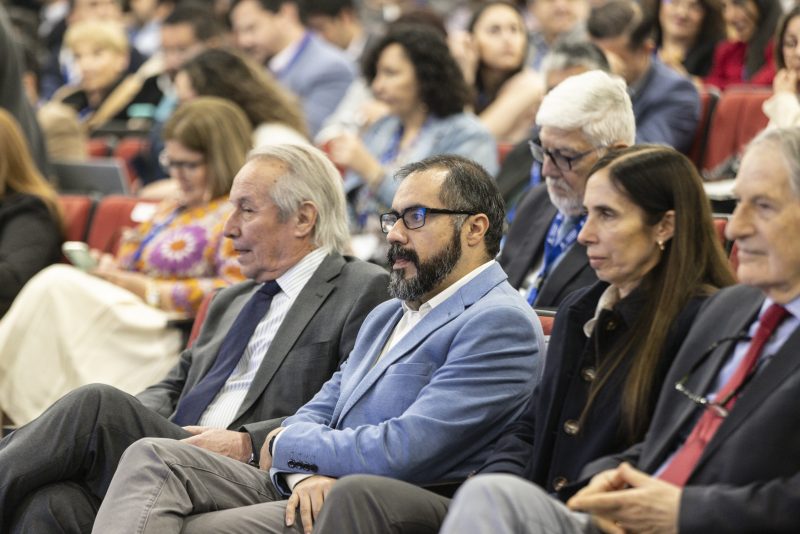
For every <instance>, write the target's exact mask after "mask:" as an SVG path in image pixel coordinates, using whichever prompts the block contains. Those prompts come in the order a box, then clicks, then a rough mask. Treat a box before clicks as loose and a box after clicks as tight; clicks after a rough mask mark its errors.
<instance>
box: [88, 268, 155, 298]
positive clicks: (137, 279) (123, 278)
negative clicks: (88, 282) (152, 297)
mask: <svg viewBox="0 0 800 534" xmlns="http://www.w3.org/2000/svg"><path fill="white" fill-rule="evenodd" d="M92 274H93V275H95V276H97V277H99V278H102V279H103V280H105V281H106V282H110V283H112V284H114V285H115V286H119V287H121V288H123V289H127V290H128V291H130V292H131V293H133V294H135V295H137V296H139V297H140V298H142V299H144V298H145V297H146V295H147V284H148V282H149V281H150V277H149V276H147V275H145V274H142V273H136V272H132V271H125V270H122V269H119V268H117V267H116V266H113V267H111V268H107V269H103V268H101V267H100V266H98V267H97V269H95V270H94V271H92Z"/></svg>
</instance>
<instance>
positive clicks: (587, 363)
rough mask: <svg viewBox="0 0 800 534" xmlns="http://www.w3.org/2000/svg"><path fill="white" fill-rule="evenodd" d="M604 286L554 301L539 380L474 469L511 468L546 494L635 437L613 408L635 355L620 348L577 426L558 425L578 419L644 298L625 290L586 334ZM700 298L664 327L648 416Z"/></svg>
mask: <svg viewBox="0 0 800 534" xmlns="http://www.w3.org/2000/svg"><path fill="white" fill-rule="evenodd" d="M607 287H608V284H607V283H606V282H597V283H596V284H594V285H592V286H590V287H588V288H585V289H582V290H579V291H576V292H575V293H572V294H571V295H569V296H568V297H567V298H566V299H565V300H564V302H563V303H562V305H561V306H560V307H559V310H558V314H557V315H556V321H555V324H554V325H553V332H552V335H551V337H550V345H549V350H548V354H547V360H546V364H545V370H544V376H543V377H542V381H541V382H540V383H539V385H538V386H537V388H536V391H535V392H534V394H533V397H532V398H531V400H530V402H529V403H528V406H527V407H526V409H525V413H524V414H523V415H522V417H520V419H519V420H518V421H516V422H514V423H512V424H510V425H509V426H508V427H507V428H506V430H505V432H504V433H503V437H502V438H501V439H500V440H499V441H498V443H497V447H496V448H495V450H494V451H493V452H492V455H491V456H490V457H489V459H488V460H487V462H486V464H485V465H484V467H483V468H482V469H481V472H505V473H512V474H516V475H519V476H522V477H524V478H526V479H528V480H530V481H532V482H534V483H536V484H538V485H540V486H542V487H543V488H544V489H545V490H547V491H548V492H556V491H558V490H559V489H561V488H562V487H564V486H565V485H566V484H568V483H569V482H573V481H575V480H577V479H578V476H579V475H580V472H581V469H582V467H583V466H584V465H586V464H587V463H588V462H590V461H592V460H594V459H596V458H599V457H601V456H605V455H607V454H612V453H615V452H620V451H623V450H625V449H626V448H628V447H629V446H630V445H632V444H633V443H634V442H635V441H636V439H635V438H631V437H628V436H627V435H626V434H625V433H624V432H622V431H621V428H622V414H621V410H620V406H621V404H620V403H621V397H622V391H623V389H624V384H625V378H626V377H627V374H628V370H629V368H630V362H631V361H632V360H633V359H634V358H635V357H636V354H635V353H628V354H627V355H626V357H625V359H624V360H623V362H622V364H621V365H620V366H619V367H617V368H616V369H615V370H614V371H613V372H612V373H611V375H610V376H609V378H608V382H607V383H606V385H605V386H604V387H603V389H602V390H601V391H600V393H599V394H598V396H597V398H596V399H595V401H594V405H593V407H592V410H591V411H590V412H589V413H588V414H587V417H586V418H585V420H584V422H583V424H582V426H581V428H580V432H579V433H577V434H571V433H570V432H568V431H567V427H566V426H565V425H566V424H567V423H568V422H570V421H572V422H576V421H578V420H579V419H580V416H581V414H582V413H583V409H584V407H585V406H586V401H587V399H588V397H589V388H590V386H591V380H592V379H593V378H592V377H593V376H594V375H595V374H596V367H597V362H599V361H602V360H603V358H604V357H605V356H607V355H608V354H610V352H611V351H612V350H613V349H614V348H615V347H617V346H618V344H619V343H623V342H624V338H625V334H626V333H627V332H628V330H629V329H630V327H631V325H632V324H633V323H634V321H635V320H636V318H637V317H638V315H639V314H640V313H641V311H642V308H643V307H644V305H645V302H646V299H647V297H646V294H645V293H644V292H643V291H634V292H632V293H631V294H630V295H629V296H628V297H627V298H625V299H623V300H621V301H620V302H619V303H618V304H617V305H616V306H615V307H614V309H613V310H609V311H604V312H603V313H601V314H600V317H599V319H598V322H597V323H596V325H595V329H594V334H593V335H592V337H591V338H587V337H586V335H585V334H584V332H583V326H584V324H586V321H588V320H589V319H591V318H592V317H594V314H595V309H596V308H597V302H598V300H600V296H601V295H602V294H603V291H605V289H606V288H607ZM703 300H704V298H703V297H697V298H694V299H692V300H690V301H689V302H688V303H687V304H686V306H684V308H683V309H682V310H681V312H680V314H679V315H678V316H677V317H676V318H675V320H674V321H673V323H672V326H671V327H670V332H669V335H668V338H667V340H668V341H667V343H666V345H665V346H664V350H663V353H662V357H661V360H660V362H659V366H658V369H657V371H656V375H655V379H654V386H653V395H652V399H651V404H650V406H651V414H652V410H653V409H654V408H655V404H656V398H657V396H658V391H659V390H660V388H661V385H662V383H663V381H664V378H665V376H666V374H667V371H668V369H669V367H670V365H671V364H672V362H673V360H674V359H675V355H676V354H677V353H678V350H679V348H680V346H681V342H682V341H683V339H684V338H685V337H686V333H687V332H688V331H689V329H690V328H691V326H692V324H693V321H694V318H695V315H696V314H697V311H698V309H699V308H700V305H701V304H702V302H703Z"/></svg>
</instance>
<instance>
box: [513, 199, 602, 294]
mask: <svg viewBox="0 0 800 534" xmlns="http://www.w3.org/2000/svg"><path fill="white" fill-rule="evenodd" d="M556 212H557V210H556V207H555V206H553V204H552V203H551V202H550V196H549V195H548V194H547V186H546V185H544V184H541V185H538V186H536V187H534V188H533V189H530V190H529V191H528V192H527V193H526V194H525V196H524V197H523V198H522V200H521V201H520V203H519V207H518V208H517V215H516V217H515V218H514V222H513V223H512V224H511V228H509V230H508V236H507V238H506V243H505V245H504V246H503V252H502V253H501V254H500V258H499V262H500V265H501V266H502V267H503V269H504V270H505V272H506V273H507V274H508V282H509V283H510V284H511V285H512V286H514V287H515V288H517V289H518V288H519V287H520V286H521V285H522V282H523V281H524V280H525V277H526V276H527V274H528V273H529V272H530V270H531V268H532V267H533V265H534V263H535V262H536V260H537V259H538V258H539V257H540V256H541V255H542V254H543V252H544V242H545V239H546V237H547V230H548V229H549V228H550V223H551V222H552V220H553V217H555V216H556ZM565 254H566V255H565V256H564V258H563V259H562V260H561V261H560V262H559V264H558V265H557V266H556V267H555V269H553V272H551V273H550V275H549V276H548V277H547V278H546V279H545V281H544V284H542V288H541V289H540V290H539V295H538V297H537V298H536V302H535V303H534V305H535V306H537V307H545V308H555V307H558V305H559V304H561V301H562V300H564V297H566V296H567V295H569V294H570V293H572V292H573V291H575V290H576V289H580V288H582V287H586V286H588V285H591V284H593V283H594V282H596V281H597V275H595V272H594V270H593V269H592V268H591V267H590V266H589V260H588V258H587V257H586V247H584V246H583V245H581V244H580V243H577V242H576V243H575V244H574V245H572V246H571V247H570V248H569V250H567V252H566V253H565Z"/></svg>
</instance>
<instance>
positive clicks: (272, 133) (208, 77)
mask: <svg viewBox="0 0 800 534" xmlns="http://www.w3.org/2000/svg"><path fill="white" fill-rule="evenodd" d="M175 89H176V90H177V93H178V99H179V100H180V101H181V102H188V101H190V100H192V99H193V98H196V97H198V96H218V97H220V98H227V99H228V100H231V101H232V102H233V103H234V104H236V105H237V106H239V107H240V108H242V111H244V113H245V115H247V118H248V120H249V121H250V124H251V125H252V127H253V146H254V147H256V148H258V147H259V146H262V145H276V144H282V143H294V144H301V145H302V144H307V143H308V137H307V136H306V125H305V119H304V118H303V112H302V110H301V109H300V106H299V105H298V103H297V101H296V99H295V98H294V96H293V95H291V94H290V93H288V92H287V91H286V90H285V89H284V88H283V87H281V86H280V84H279V83H278V82H276V81H275V79H274V78H273V77H272V75H270V74H269V73H267V72H264V71H263V70H262V69H260V68H259V67H258V65H256V64H254V63H252V62H251V61H249V60H247V59H245V58H244V57H242V56H240V55H239V54H237V53H236V52H232V51H229V50H223V49H219V48H216V49H211V50H206V51H205V52H201V53H200V54H198V55H196V56H194V57H193V58H191V59H189V60H188V61H187V62H186V63H184V64H183V67H182V68H181V69H180V70H179V71H178V74H177V75H176V76H175Z"/></svg>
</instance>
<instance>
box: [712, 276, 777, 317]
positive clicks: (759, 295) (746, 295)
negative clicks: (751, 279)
mask: <svg viewBox="0 0 800 534" xmlns="http://www.w3.org/2000/svg"><path fill="white" fill-rule="evenodd" d="M764 298H765V295H764V292H763V291H761V290H760V289H758V288H757V287H753V286H748V285H745V284H737V285H734V286H729V287H725V288H723V289H720V290H719V291H717V292H716V293H715V294H714V295H712V296H711V297H709V298H708V299H707V300H706V301H705V303H704V304H703V306H702V308H701V309H700V312H699V313H698V315H697V319H698V320H701V319H702V318H703V316H705V315H707V314H712V313H720V312H721V313H725V314H728V315H731V314H735V313H736V311H737V310H738V309H742V308H747V309H749V308H751V307H752V306H755V305H759V306H760V305H761V303H762V302H763V301H764Z"/></svg>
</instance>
